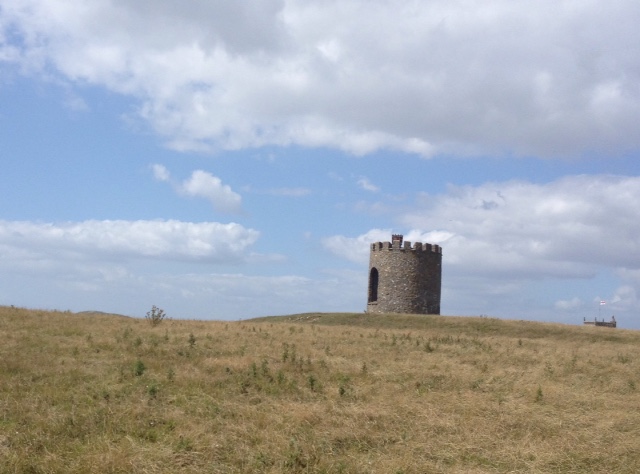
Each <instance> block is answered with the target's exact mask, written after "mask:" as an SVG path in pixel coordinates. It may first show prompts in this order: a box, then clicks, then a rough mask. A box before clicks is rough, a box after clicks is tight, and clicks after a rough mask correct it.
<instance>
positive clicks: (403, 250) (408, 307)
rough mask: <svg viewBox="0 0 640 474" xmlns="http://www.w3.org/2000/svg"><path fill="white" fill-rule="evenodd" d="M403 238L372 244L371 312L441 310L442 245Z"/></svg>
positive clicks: (368, 302) (370, 261)
mask: <svg viewBox="0 0 640 474" xmlns="http://www.w3.org/2000/svg"><path fill="white" fill-rule="evenodd" d="M402 239H403V236H402V235H395V234H394V235H393V236H392V237H391V242H375V243H373V244H371V252H370V256H369V295H368V296H369V298H368V301H367V312H369V313H415V314H440V288H441V281H442V248H441V247H440V246H438V245H432V244H422V243H421V242H416V243H415V244H414V245H413V246H412V245H411V242H404V245H403V242H402Z"/></svg>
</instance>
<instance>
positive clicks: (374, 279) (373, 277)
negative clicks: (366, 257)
mask: <svg viewBox="0 0 640 474" xmlns="http://www.w3.org/2000/svg"><path fill="white" fill-rule="evenodd" d="M376 301H378V269H377V268H375V267H374V268H372V269H371V272H370V273H369V303H374V302H376Z"/></svg>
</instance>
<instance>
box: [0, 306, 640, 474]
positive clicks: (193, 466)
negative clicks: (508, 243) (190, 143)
mask: <svg viewBox="0 0 640 474" xmlns="http://www.w3.org/2000/svg"><path fill="white" fill-rule="evenodd" d="M0 338H1V339H0V340H1V341H2V344H1V345H0V353H1V357H0V472H8V473H14V472H15V473H22V472H33V473H37V472H42V473H45V472H46V473H53V472H60V473H62V472H64V473H85V472H86V473H89V472H112V473H116V472H118V473H120V472H121V473H125V472H127V473H128V472H167V473H169V472H185V473H189V472H193V473H196V472H198V473H200V472H211V473H252V472H256V473H258V472H264V473H278V472H313V473H321V472H326V473H333V472H343V473H424V472H435V473H438V472H442V473H445V472H447V473H448V472H505V473H506V472H558V473H566V472H574V473H578V472H580V473H583V472H602V473H605V472H606V473H611V472H620V473H632V472H633V473H635V472H638V471H639V470H640V452H639V450H638V448H637V446H638V444H639V442H640V433H639V430H640V428H639V427H640V414H638V412H637V409H636V407H637V406H638V405H639V404H640V394H639V393H638V392H639V389H640V370H639V369H640V349H639V347H640V345H639V343H640V334H639V333H637V332H635V331H627V330H619V329H617V330H614V329H609V328H595V327H581V326H565V325H558V324H542V323H532V322H522V321H501V320H496V319H489V318H460V317H444V316H408V315H367V314H305V315H296V316H288V317H277V318H262V319H257V320H251V321H242V322H203V321H184V320H164V321H162V323H161V324H158V325H156V326H152V325H150V324H148V322H147V321H145V320H144V319H131V318H124V317H118V316H111V315H100V314H95V315H89V314H72V313H62V312H54V311H35V310H26V309H19V308H8V307H3V308H0Z"/></svg>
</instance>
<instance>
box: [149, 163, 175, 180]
mask: <svg viewBox="0 0 640 474" xmlns="http://www.w3.org/2000/svg"><path fill="white" fill-rule="evenodd" d="M151 169H152V170H153V177H154V178H155V179H157V180H158V181H169V180H170V179H171V174H170V173H169V170H168V169H167V168H166V167H164V166H163V165H159V164H154V165H151Z"/></svg>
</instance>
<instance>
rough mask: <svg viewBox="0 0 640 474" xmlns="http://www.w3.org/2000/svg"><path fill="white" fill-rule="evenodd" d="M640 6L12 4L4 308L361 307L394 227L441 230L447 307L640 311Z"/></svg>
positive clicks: (3, 40)
mask: <svg viewBox="0 0 640 474" xmlns="http://www.w3.org/2000/svg"><path fill="white" fill-rule="evenodd" d="M152 6H153V7H152ZM638 20H640V6H637V4H636V3H635V2H630V1H613V2H610V3H607V4H606V5H604V4H599V3H596V2H582V3H580V4H576V3H575V2H569V1H553V2H551V1H541V2H536V4H535V5H534V6H532V5H531V3H530V2H526V3H525V2H513V1H511V0H510V1H507V0H503V1H497V0H490V1H488V2H483V4H482V6H480V5H478V6H477V7H476V6H473V5H470V4H468V2H455V1H446V2H444V1H442V2H440V1H426V2H425V1H420V2H417V1H416V2H411V1H409V2H407V1H402V2H395V1H390V2H373V3H372V2H363V1H357V0H345V1H343V2H337V3H333V2H319V3H311V2H301V1H276V0H273V1H265V2H260V3H259V4H258V3H254V4H248V3H240V4H235V3H232V4H229V3H228V2H222V1H220V2H218V1H193V2H189V4H188V5H185V4H184V3H183V2H177V1H174V0H155V1H154V2H145V1H139V2H124V1H119V0H104V1H89V2H86V1H82V2H81V1H79V0H77V1H76V0H68V1H65V2H60V1H53V0H38V1H35V0H19V1H18V0H6V1H4V2H2V5H0V158H1V163H2V172H1V173H0V202H1V203H2V207H1V212H0V304H5V305H10V304H13V305H17V306H26V307H37V308H51V309H62V310H65V309H70V310H72V311H83V310H100V311H107V312H116V313H122V314H127V315H132V316H144V314H145V313H146V311H148V310H149V309H150V307H151V306H152V305H157V306H159V307H162V308H163V309H165V311H166V312H167V314H168V315H169V316H170V317H174V318H198V319H230V320H233V319H239V318H249V317H254V316H263V315H275V314H289V313H297V312H307V311H362V310H364V308H365V306H366V286H367V282H366V278H367V267H368V247H369V243H370V242H373V241H379V240H389V239H390V235H391V233H392V232H393V233H402V234H404V235H405V239H406V240H410V241H422V242H430V243H436V244H439V245H441V246H442V247H443V295H442V313H443V314H448V315H479V314H487V315H491V316H495V317H500V318H509V319H531V320H541V321H556V322H562V323H569V324H580V323H581V322H582V319H583V318H584V317H586V318H588V319H592V318H593V317H596V316H600V317H606V318H609V317H610V316H611V315H612V314H615V315H616V318H617V319H618V321H619V323H620V326H622V327H627V328H640V301H639V296H638V295H639V293H638V292H639V291H640V248H639V247H640V244H639V243H638V242H639V240H638V238H637V236H638V235H639V234H640V211H638V208H637V205H636V203H637V202H638V199H639V198H640V164H638V163H639V162H638V152H639V150H640V135H639V134H638V133H637V127H638V125H637V124H638V123H640V87H639V86H638V85H639V84H640V77H639V76H640V51H639V50H640V33H639V32H638V31H637V27H636V25H637V24H638ZM602 300H604V301H606V304H605V305H604V306H601V305H600V304H599V303H600V301H602Z"/></svg>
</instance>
